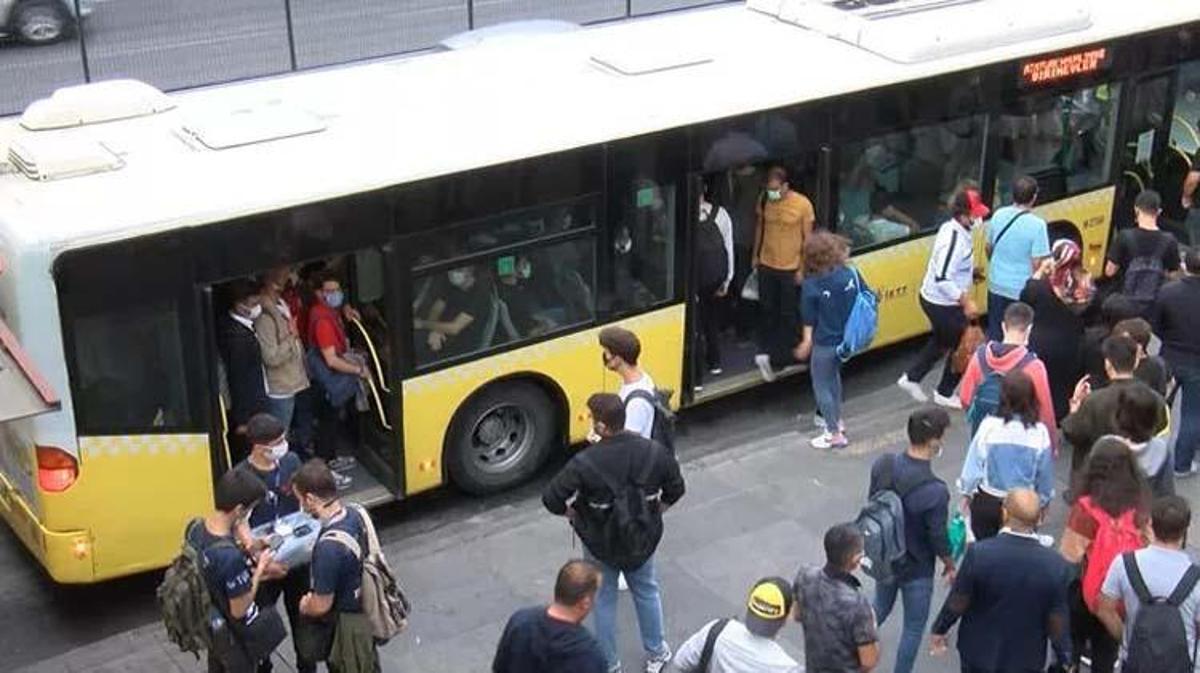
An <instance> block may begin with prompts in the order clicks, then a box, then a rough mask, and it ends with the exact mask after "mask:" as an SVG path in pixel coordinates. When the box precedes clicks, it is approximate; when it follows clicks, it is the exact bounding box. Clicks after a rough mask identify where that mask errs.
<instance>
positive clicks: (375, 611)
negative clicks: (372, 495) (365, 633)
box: [320, 505, 412, 643]
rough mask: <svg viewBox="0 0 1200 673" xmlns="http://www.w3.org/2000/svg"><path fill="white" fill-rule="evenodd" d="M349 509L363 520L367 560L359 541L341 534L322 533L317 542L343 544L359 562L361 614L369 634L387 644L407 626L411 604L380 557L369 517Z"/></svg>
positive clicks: (358, 507)
mask: <svg viewBox="0 0 1200 673" xmlns="http://www.w3.org/2000/svg"><path fill="white" fill-rule="evenodd" d="M348 507H350V508H352V509H353V510H354V511H356V512H358V515H359V516H360V517H361V518H362V521H363V528H364V529H365V530H366V532H367V555H366V557H364V556H363V553H362V548H361V547H360V546H359V544H358V540H355V539H354V537H353V536H351V535H349V534H347V533H346V532H344V531H340V530H329V531H325V532H324V533H322V534H321V538H320V539H322V540H330V541H332V542H336V543H338V544H340V545H342V546H343V547H345V548H346V549H349V550H350V552H351V553H352V554H354V558H356V559H358V560H359V561H360V562H361V563H362V589H361V593H362V607H363V614H364V615H366V617H367V620H368V621H369V622H371V632H372V635H373V636H375V640H376V641H378V642H380V643H386V642H387V641H389V640H391V639H392V638H394V637H396V636H397V635H399V634H400V633H401V632H403V631H404V629H405V628H407V627H408V615H409V614H410V613H411V612H412V604H411V603H409V601H408V597H407V596H405V595H404V591H403V590H402V589H401V588H400V582H398V581H397V580H396V575H395V573H393V572H392V569H391V567H390V566H389V565H388V562H387V558H386V557H384V555H383V549H382V548H381V547H380V546H379V537H378V536H377V535H376V534H375V524H374V523H373V522H372V521H371V515H370V514H368V513H367V510H366V509H365V508H363V507H362V506H361V505H348Z"/></svg>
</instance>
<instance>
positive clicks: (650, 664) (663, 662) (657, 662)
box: [646, 643, 672, 673]
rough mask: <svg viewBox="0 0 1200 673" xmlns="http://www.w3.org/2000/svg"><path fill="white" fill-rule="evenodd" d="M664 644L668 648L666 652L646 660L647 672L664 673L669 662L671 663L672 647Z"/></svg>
mask: <svg viewBox="0 0 1200 673" xmlns="http://www.w3.org/2000/svg"><path fill="white" fill-rule="evenodd" d="M663 646H664V647H666V648H667V651H666V652H664V653H662V654H659V655H655V656H652V657H650V658H649V659H647V660H646V673H662V670H663V669H664V668H666V667H667V664H669V663H671V654H672V653H671V648H670V646H668V645H667V644H666V643H663Z"/></svg>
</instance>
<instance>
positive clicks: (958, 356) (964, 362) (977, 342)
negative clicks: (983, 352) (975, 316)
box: [950, 322, 987, 374]
mask: <svg viewBox="0 0 1200 673" xmlns="http://www.w3.org/2000/svg"><path fill="white" fill-rule="evenodd" d="M986 341H987V335H985V334H984V333H983V328H982V327H980V326H979V324H978V323H974V322H973V323H971V324H970V325H968V326H967V328H966V329H965V330H963V333H962V336H961V337H959V339H958V348H956V349H954V357H953V359H952V360H951V361H950V367H951V369H952V371H953V372H954V373H955V374H962V373H963V372H965V371H967V366H968V365H970V364H971V358H972V357H974V355H975V351H977V350H979V347H980V346H982V345H983V344H984V343H985V342H986Z"/></svg>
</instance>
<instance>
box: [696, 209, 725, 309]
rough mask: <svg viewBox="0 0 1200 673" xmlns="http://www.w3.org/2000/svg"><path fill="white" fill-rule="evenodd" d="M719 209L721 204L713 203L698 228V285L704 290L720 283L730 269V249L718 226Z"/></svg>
mask: <svg viewBox="0 0 1200 673" xmlns="http://www.w3.org/2000/svg"><path fill="white" fill-rule="evenodd" d="M719 211H720V206H717V205H715V204H714V205H712V206H711V207H710V208H709V211H708V217H706V218H704V219H703V220H700V226H699V227H698V228H697V229H696V286H697V287H698V288H700V289H704V290H707V289H708V288H711V287H716V286H718V285H720V284H721V283H722V282H723V281H724V280H725V275H726V273H727V272H728V270H729V251H728V250H726V249H725V239H724V237H722V236H721V230H720V229H718V228H717V213H718V212H719Z"/></svg>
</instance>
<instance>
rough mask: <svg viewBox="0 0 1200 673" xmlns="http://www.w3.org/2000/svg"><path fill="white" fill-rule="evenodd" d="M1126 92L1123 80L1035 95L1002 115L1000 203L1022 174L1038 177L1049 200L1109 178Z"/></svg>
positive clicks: (1041, 197) (998, 173)
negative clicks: (1122, 88)
mask: <svg viewBox="0 0 1200 673" xmlns="http://www.w3.org/2000/svg"><path fill="white" fill-rule="evenodd" d="M1120 94H1121V87H1120V85H1118V84H1101V85H1099V86H1094V87H1087V88H1084V89H1079V90H1078V91H1075V92H1072V93H1069V94H1066V95H1059V94H1033V95H1031V96H1029V97H1027V98H1025V99H1022V100H1021V102H1020V109H1019V110H1015V111H1013V112H1012V113H1011V114H1004V115H1001V116H1000V120H999V133H1000V138H1001V140H1000V156H999V160H998V161H997V171H996V187H997V189H996V200H997V203H1008V202H1009V201H1011V200H1012V191H1011V190H1012V183H1013V180H1014V179H1015V178H1016V177H1017V176H1020V175H1032V176H1034V177H1035V178H1037V180H1038V185H1039V187H1040V192H1041V193H1040V194H1039V197H1038V200H1039V201H1043V202H1045V201H1051V200H1054V199H1056V198H1059V197H1061V196H1064V195H1066V194H1068V193H1073V192H1078V191H1082V190H1085V189H1089V188H1091V187H1096V186H1099V185H1101V184H1103V183H1104V182H1106V181H1107V180H1108V177H1109V176H1108V166H1109V164H1110V159H1111V157H1112V152H1113V134H1114V133H1115V131H1116V125H1115V121H1116V114H1117V109H1118V107H1119V103H1120Z"/></svg>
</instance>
